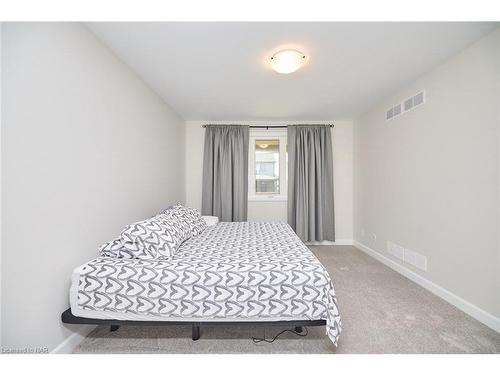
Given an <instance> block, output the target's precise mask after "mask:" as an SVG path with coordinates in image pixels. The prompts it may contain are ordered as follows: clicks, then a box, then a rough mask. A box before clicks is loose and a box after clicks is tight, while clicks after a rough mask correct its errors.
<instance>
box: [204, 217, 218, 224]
mask: <svg viewBox="0 0 500 375" xmlns="http://www.w3.org/2000/svg"><path fill="white" fill-rule="evenodd" d="M202 218H203V220H205V223H207V225H208V226H209V227H211V226H214V225H216V224H217V223H218V222H219V218H218V217H217V216H202Z"/></svg>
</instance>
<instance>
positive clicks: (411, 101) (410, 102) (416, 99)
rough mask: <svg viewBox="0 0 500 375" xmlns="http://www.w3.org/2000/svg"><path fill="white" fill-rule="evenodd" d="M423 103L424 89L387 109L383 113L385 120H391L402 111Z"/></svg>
mask: <svg viewBox="0 0 500 375" xmlns="http://www.w3.org/2000/svg"><path fill="white" fill-rule="evenodd" d="M424 103H425V91H424V90H422V91H420V92H419V93H418V94H416V95H414V96H412V97H410V98H408V99H406V100H404V101H403V102H401V103H398V104H396V105H395V106H394V107H392V108H390V109H388V110H387V112H386V114H385V119H386V120H391V119H393V118H394V117H397V116H399V115H401V114H402V113H405V112H408V111H411V110H412V109H413V108H415V107H417V106H419V105H421V104H424Z"/></svg>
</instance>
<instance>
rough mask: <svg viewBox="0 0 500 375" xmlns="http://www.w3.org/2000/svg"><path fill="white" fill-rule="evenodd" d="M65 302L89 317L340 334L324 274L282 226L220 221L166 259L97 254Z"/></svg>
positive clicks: (332, 295)
mask: <svg viewBox="0 0 500 375" xmlns="http://www.w3.org/2000/svg"><path fill="white" fill-rule="evenodd" d="M70 304H71V311H72V313H73V315H75V316H80V317H86V318H94V319H117V320H162V321H206V320H210V321H215V320H217V321H225V322H238V321H257V322H258V321H286V320H319V319H324V320H326V334H327V335H328V337H329V338H330V339H331V340H332V342H333V343H334V344H337V341H338V338H339V334H340V332H341V318H340V314H339V310H338V307H337V299H336V296H335V291H334V287H333V283H332V280H331V278H330V276H329V274H328V272H327V271H326V269H325V268H324V267H323V265H322V264H321V263H320V262H319V261H318V259H317V258H316V257H315V256H314V254H313V253H312V252H311V251H310V250H309V249H308V248H307V247H306V246H305V245H304V244H303V243H302V241H301V240H300V239H299V238H298V237H297V235H296V234H295V233H294V231H293V230H292V229H291V228H290V226H289V225H288V224H286V223H282V222H266V223H257V222H240V223H225V222H223V223H218V224H216V225H214V226H211V227H208V228H207V229H205V230H204V231H203V232H202V233H201V234H200V235H198V236H196V237H192V238H190V239H189V240H187V241H185V242H184V243H183V244H182V245H181V246H180V247H179V249H178V250H177V252H176V253H175V255H174V256H173V257H170V258H168V259H156V260H140V259H121V258H112V257H98V258H96V259H93V260H91V261H89V262H87V263H85V264H84V265H82V266H80V267H78V268H76V269H75V270H74V272H73V277H72V285H71V289H70Z"/></svg>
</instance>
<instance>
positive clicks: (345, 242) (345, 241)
mask: <svg viewBox="0 0 500 375" xmlns="http://www.w3.org/2000/svg"><path fill="white" fill-rule="evenodd" d="M352 242H353V241H352V240H349V239H341V240H335V242H334V241H326V240H325V241H311V242H305V244H306V245H313V246H314V245H352Z"/></svg>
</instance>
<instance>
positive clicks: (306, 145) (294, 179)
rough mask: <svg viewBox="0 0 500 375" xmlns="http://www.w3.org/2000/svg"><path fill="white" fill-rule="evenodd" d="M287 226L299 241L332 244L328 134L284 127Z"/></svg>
mask: <svg viewBox="0 0 500 375" xmlns="http://www.w3.org/2000/svg"><path fill="white" fill-rule="evenodd" d="M287 133H288V224H290V226H291V227H292V228H293V229H294V230H295V232H296V233H297V235H298V236H299V238H300V239H301V240H302V241H323V240H329V241H335V223H334V211H333V153H332V134H331V130H330V126H328V125H290V126H288V132H287Z"/></svg>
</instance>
